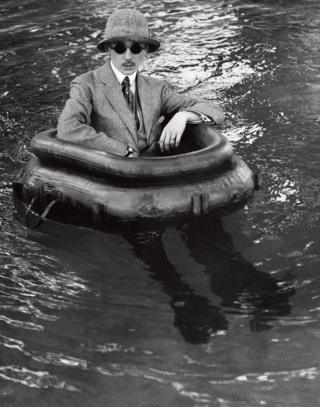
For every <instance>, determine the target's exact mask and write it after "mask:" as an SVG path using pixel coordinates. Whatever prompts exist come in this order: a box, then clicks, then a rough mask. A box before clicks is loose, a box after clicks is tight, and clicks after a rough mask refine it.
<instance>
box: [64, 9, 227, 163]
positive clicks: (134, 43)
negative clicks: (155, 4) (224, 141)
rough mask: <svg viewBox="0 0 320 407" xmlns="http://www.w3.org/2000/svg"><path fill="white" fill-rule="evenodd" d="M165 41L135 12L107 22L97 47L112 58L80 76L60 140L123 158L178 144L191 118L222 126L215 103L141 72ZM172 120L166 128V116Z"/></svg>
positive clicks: (166, 149) (115, 15)
mask: <svg viewBox="0 0 320 407" xmlns="http://www.w3.org/2000/svg"><path fill="white" fill-rule="evenodd" d="M159 46H160V43H159V42H158V41H157V40H156V39H154V38H152V37H151V35H150V31H149V29H148V24H147V21H146V19H145V17H144V15H143V14H142V13H140V12H139V11H136V10H118V11H116V12H114V13H113V14H112V15H111V16H110V18H109V19H108V21H107V24H106V29H105V36H104V39H103V41H101V42H100V43H99V44H98V49H100V50H101V51H104V52H106V51H107V52H108V53H109V55H110V58H109V59H107V61H106V63H105V64H104V65H102V66H101V67H99V68H98V69H96V70H93V71H89V72H87V73H85V74H83V75H80V76H78V77H77V78H75V79H74V80H73V81H72V83H71V90H70V98H69V99H68V101H67V102H66V105H65V107H64V109H63V111H62V113H61V115H60V118H59V123H58V138H60V139H64V140H66V141H69V142H72V143H77V144H80V145H84V146H87V147H90V148H96V149H99V150H103V151H107V152H110V153H113V154H117V155H120V156H128V157H130V156H133V157H134V156H136V157H137V156H140V155H152V154H154V153H155V152H156V150H157V144H158V145H159V148H160V151H161V152H169V151H172V150H174V149H175V148H177V147H178V146H179V143H180V139H181V136H182V133H183V131H184V129H185V126H186V123H187V122H192V121H199V120H202V121H205V122H212V123H217V124H220V123H221V122H222V121H223V112H222V111H221V109H220V108H219V107H218V106H217V105H216V104H215V103H211V102H210V103H209V102H205V101H198V100H196V99H193V98H190V97H186V96H183V95H180V94H177V93H175V92H174V91H173V90H172V89H171V87H169V86H168V84H167V83H166V82H164V81H160V80H158V79H154V78H150V77H147V76H144V75H141V74H140V73H137V71H138V68H139V66H140V65H141V63H142V62H143V61H144V59H145V57H146V54H147V53H148V52H153V51H155V50H157V49H158V48H159ZM171 116H172V118H171V120H170V121H169V122H168V124H167V125H166V126H165V128H164V129H163V130H162V126H161V122H162V120H163V119H164V117H171Z"/></svg>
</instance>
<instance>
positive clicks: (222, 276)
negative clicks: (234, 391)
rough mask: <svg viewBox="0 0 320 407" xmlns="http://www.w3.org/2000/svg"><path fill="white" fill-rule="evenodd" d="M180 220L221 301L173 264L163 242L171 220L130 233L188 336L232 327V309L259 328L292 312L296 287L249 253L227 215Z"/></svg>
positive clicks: (196, 338) (195, 338) (200, 339)
mask: <svg viewBox="0 0 320 407" xmlns="http://www.w3.org/2000/svg"><path fill="white" fill-rule="evenodd" d="M175 226H176V229H177V231H178V234H179V235H180V236H181V238H182V239H183V241H184V244H185V245H186V247H187V248H188V249H189V253H190V256H191V258H192V259H193V260H195V261H196V263H198V264H202V265H203V266H204V272H205V273H207V274H208V275H209V277H210V289H211V291H212V293H213V294H215V295H217V296H218V297H219V298H220V300H221V302H220V303H219V304H214V303H212V302H211V301H210V298H206V297H205V296H203V295H201V294H200V292H201V291H200V290H198V288H199V287H197V286H196V285H191V286H190V284H188V282H187V281H184V280H185V277H187V276H186V274H184V272H183V271H182V272H181V270H180V271H178V270H176V269H175V268H174V266H173V265H172V264H171V262H170V259H169V258H168V257H167V253H166V250H165V248H164V246H163V236H164V232H165V230H166V228H165V226H163V227H161V226H160V227H159V228H158V229H156V228H155V229H151V230H148V229H146V228H145V225H144V226H143V230H141V231H139V229H137V228H136V229H135V230H130V231H128V232H127V233H124V237H125V238H126V239H127V240H128V241H129V242H130V244H132V246H133V247H134V250H135V254H136V255H137V257H138V258H140V259H141V260H143V261H144V262H145V264H147V265H148V267H149V271H150V273H151V274H152V277H153V278H154V279H155V280H157V281H160V282H161V283H162V286H163V291H164V292H165V293H166V294H167V295H168V296H169V297H170V306H171V308H172V310H173V312H174V324H175V326H176V327H177V328H178V329H179V331H180V333H181V334H182V336H183V337H184V338H185V340H186V341H187V342H189V343H193V344H197V343H205V342H208V341H209V340H210V338H211V336H212V335H213V334H215V333H216V332H217V331H223V330H227V329H228V326H229V322H228V320H227V315H228V314H230V313H232V310H233V312H234V313H235V314H239V313H240V312H241V314H242V315H243V316H245V315H247V316H248V317H249V319H250V328H251V329H252V330H254V331H263V330H265V329H269V328H271V327H272V321H273V320H276V319H277V318H279V317H281V316H286V315H289V314H290V312H291V305H290V303H289V297H290V296H292V295H293V294H294V289H293V288H292V287H291V286H290V284H288V283H286V282H282V284H280V285H278V282H277V280H275V279H274V278H273V277H272V276H270V275H268V274H267V273H264V272H262V271H259V270H257V269H256V268H255V267H254V266H253V265H252V264H251V263H250V262H249V261H247V260H246V259H245V258H243V257H242V255H241V253H239V252H238V251H237V250H236V248H235V247H234V245H233V241H232V237H231V236H230V235H229V234H228V233H227V232H226V231H225V230H224V229H223V225H222V222H221V219H219V218H217V217H214V216H211V215H210V216H208V217H207V218H203V219H202V220H199V221H194V222H188V223H181V224H180V223H177V224H176V225H175ZM187 262H188V260H187V259H186V264H187ZM199 279H200V280H199V281H201V276H200V275H199ZM200 287H201V284H200ZM198 292H199V293H198Z"/></svg>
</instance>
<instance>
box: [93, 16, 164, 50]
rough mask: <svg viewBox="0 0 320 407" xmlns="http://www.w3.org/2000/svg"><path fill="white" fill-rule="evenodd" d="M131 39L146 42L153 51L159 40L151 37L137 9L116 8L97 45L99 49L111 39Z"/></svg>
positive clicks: (144, 19) (143, 17)
mask: <svg viewBox="0 0 320 407" xmlns="http://www.w3.org/2000/svg"><path fill="white" fill-rule="evenodd" d="M119 40H123V41H124V40H132V41H137V42H143V43H146V44H148V46H149V51H150V52H153V51H155V50H156V49H158V48H159V47H160V42H159V41H158V40H156V39H155V38H152V37H151V33H150V30H149V28H148V22H147V20H146V18H145V16H144V15H143V14H142V13H141V12H140V11H138V10H130V9H123V10H117V11H115V12H114V13H113V14H111V16H110V17H109V19H108V21H107V23H106V28H105V31H104V39H103V40H102V41H100V42H99V44H98V45H97V47H98V49H99V50H100V51H105V46H106V45H107V44H108V43H110V42H113V41H119Z"/></svg>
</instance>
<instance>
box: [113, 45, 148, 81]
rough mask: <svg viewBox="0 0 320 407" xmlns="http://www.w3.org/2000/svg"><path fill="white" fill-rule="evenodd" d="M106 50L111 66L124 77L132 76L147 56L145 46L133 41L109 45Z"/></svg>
mask: <svg viewBox="0 0 320 407" xmlns="http://www.w3.org/2000/svg"><path fill="white" fill-rule="evenodd" d="M108 50H109V53H110V57H111V61H112V63H113V65H114V66H115V67H116V68H117V69H118V70H119V71H120V72H121V73H123V74H124V75H131V74H133V73H134V72H135V71H136V70H137V69H138V68H139V66H140V65H141V64H142V62H143V61H144V60H145V57H146V54H147V47H146V46H145V44H143V43H137V42H135V41H121V42H115V43H112V44H110V46H109V47H108ZM132 51H133V52H132ZM137 51H140V52H137Z"/></svg>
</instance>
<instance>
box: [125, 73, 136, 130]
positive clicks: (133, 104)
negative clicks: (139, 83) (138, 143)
mask: <svg viewBox="0 0 320 407" xmlns="http://www.w3.org/2000/svg"><path fill="white" fill-rule="evenodd" d="M122 92H123V95H124V97H125V99H126V101H127V103H128V106H129V107H130V109H131V111H132V113H133V114H134V118H135V121H136V127H137V129H139V125H140V123H139V117H138V113H137V106H136V100H135V98H134V96H133V93H132V92H131V89H130V80H129V78H128V76H126V77H125V78H124V79H123V81H122Z"/></svg>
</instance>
